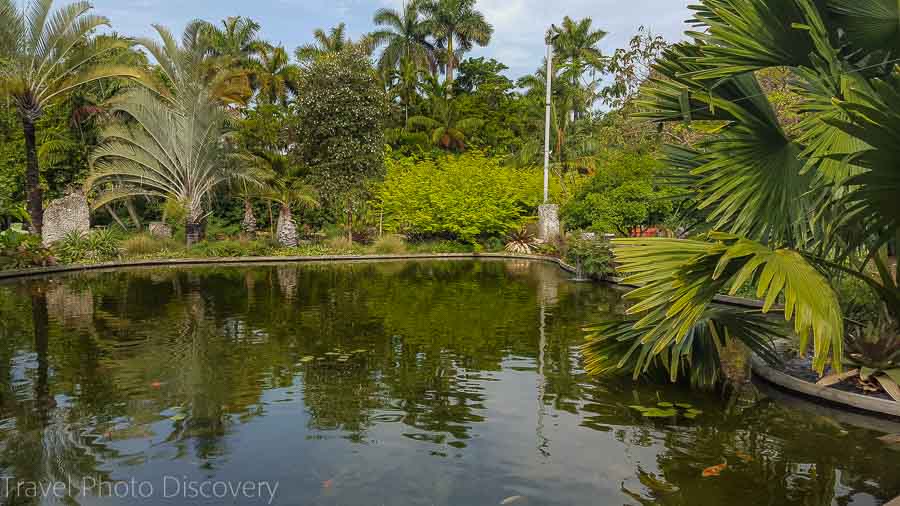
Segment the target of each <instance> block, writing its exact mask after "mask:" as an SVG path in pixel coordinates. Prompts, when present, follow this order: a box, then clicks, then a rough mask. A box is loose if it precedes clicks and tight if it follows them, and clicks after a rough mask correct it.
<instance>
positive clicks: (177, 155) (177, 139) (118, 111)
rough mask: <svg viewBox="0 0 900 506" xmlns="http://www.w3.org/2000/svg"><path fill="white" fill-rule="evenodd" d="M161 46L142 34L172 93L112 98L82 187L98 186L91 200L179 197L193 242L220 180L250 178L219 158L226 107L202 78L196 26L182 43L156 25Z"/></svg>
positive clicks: (217, 89)
mask: <svg viewBox="0 0 900 506" xmlns="http://www.w3.org/2000/svg"><path fill="white" fill-rule="evenodd" d="M154 28H156V31H157V33H158V34H159V36H160V38H161V39H162V44H159V43H157V42H156V41H154V40H148V39H142V40H140V44H141V46H143V47H144V48H145V49H146V50H147V51H148V52H149V53H150V54H151V55H153V57H154V58H155V59H156V61H157V62H158V65H159V71H160V72H161V73H162V74H163V75H164V77H165V81H166V82H168V83H170V90H171V93H170V94H169V95H168V96H166V97H165V98H164V99H163V100H160V97H159V96H158V95H156V94H154V93H151V92H150V91H148V90H145V89H137V90H133V91H131V92H129V93H126V94H124V95H122V96H120V97H118V98H116V99H114V100H113V101H112V102H111V105H110V110H111V112H112V113H113V114H114V115H118V116H122V117H125V118H128V120H129V121H128V122H120V123H113V124H111V125H110V126H108V127H107V128H106V129H105V130H104V131H103V132H102V134H101V138H102V140H103V144H102V145H101V146H99V147H98V148H97V149H96V150H95V151H94V153H93V154H92V156H91V165H92V167H93V170H92V173H91V175H90V176H89V177H88V179H87V181H85V188H87V189H88V190H89V191H91V190H93V191H96V192H98V196H97V198H96V199H95V200H94V202H93V204H94V206H95V208H96V207H100V206H102V205H105V204H107V203H109V202H112V201H114V200H118V199H121V198H126V197H129V196H136V195H144V196H149V197H159V198H163V199H168V200H170V201H174V202H177V203H178V204H179V205H181V206H182V207H183V208H184V210H185V214H186V223H185V226H186V232H187V233H186V236H187V237H186V238H187V243H188V245H190V244H192V243H193V242H195V241H197V240H198V239H199V237H200V233H201V223H202V221H203V220H204V218H205V217H206V216H207V214H206V213H205V211H204V208H205V204H206V203H207V201H208V200H209V198H210V196H211V194H212V192H213V191H214V190H215V189H216V187H217V186H219V185H220V184H222V183H225V182H227V181H231V180H234V179H236V178H240V177H245V176H247V172H246V170H245V169H244V168H242V167H240V166H235V165H234V164H228V163H224V159H223V156H222V142H221V141H222V133H223V131H224V127H225V122H226V112H225V109H224V108H223V107H222V105H221V100H220V96H219V95H218V93H219V92H220V91H221V89H220V87H219V86H218V85H217V83H218V79H217V78H213V79H212V80H209V79H207V77H208V74H207V71H206V69H205V67H204V64H205V58H204V57H203V55H202V54H201V53H202V51H201V50H200V49H201V46H199V45H197V43H196V41H197V37H196V35H197V31H196V30H197V28H198V27H197V26H196V25H192V26H189V27H188V29H187V30H186V31H185V35H184V37H183V42H182V46H179V45H178V43H177V42H176V41H175V38H174V37H173V36H172V34H171V33H170V32H169V31H168V30H166V29H165V28H163V27H160V26H155V27H154Z"/></svg>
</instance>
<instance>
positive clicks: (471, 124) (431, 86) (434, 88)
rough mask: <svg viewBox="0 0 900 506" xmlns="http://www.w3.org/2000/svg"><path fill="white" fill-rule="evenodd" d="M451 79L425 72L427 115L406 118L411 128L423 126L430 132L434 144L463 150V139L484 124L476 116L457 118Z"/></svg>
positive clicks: (454, 149)
mask: <svg viewBox="0 0 900 506" xmlns="http://www.w3.org/2000/svg"><path fill="white" fill-rule="evenodd" d="M452 86H453V83H451V82H447V81H444V82H441V81H440V79H439V78H438V77H437V76H434V75H427V76H426V77H425V81H424V82H423V84H422V90H423V92H424V93H425V96H426V97H428V101H429V103H430V106H431V115H430V116H413V117H411V118H409V120H407V127H408V128H410V129H412V130H425V131H427V132H428V133H430V134H431V141H432V142H433V143H434V145H435V146H437V147H439V148H441V149H446V150H450V151H464V150H465V149H466V141H467V140H468V138H469V137H470V136H471V135H472V133H474V132H475V131H476V130H478V129H479V128H481V127H482V125H484V120H481V119H479V118H460V117H459V111H458V110H457V108H456V102H455V101H454V100H453V97H452V95H451V93H450V90H451V88H452Z"/></svg>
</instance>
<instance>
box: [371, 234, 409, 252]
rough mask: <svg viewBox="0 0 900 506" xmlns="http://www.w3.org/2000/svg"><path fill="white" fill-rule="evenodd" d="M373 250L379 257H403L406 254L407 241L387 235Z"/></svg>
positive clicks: (373, 246) (400, 237) (374, 245)
mask: <svg viewBox="0 0 900 506" xmlns="http://www.w3.org/2000/svg"><path fill="white" fill-rule="evenodd" d="M372 250H373V251H374V252H375V253H378V254H379V255H401V254H403V253H406V241H404V240H403V237H402V236H399V235H393V234H392V235H386V236H384V237H381V238H380V239H378V240H377V241H375V244H373V245H372Z"/></svg>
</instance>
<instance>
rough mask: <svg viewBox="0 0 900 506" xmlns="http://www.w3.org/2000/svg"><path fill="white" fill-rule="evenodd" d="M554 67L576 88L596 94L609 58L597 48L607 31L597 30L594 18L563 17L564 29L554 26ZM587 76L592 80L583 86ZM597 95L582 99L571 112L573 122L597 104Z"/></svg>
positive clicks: (552, 32) (562, 77) (588, 95)
mask: <svg viewBox="0 0 900 506" xmlns="http://www.w3.org/2000/svg"><path fill="white" fill-rule="evenodd" d="M551 34H552V35H553V36H554V37H555V38H554V39H553V50H554V60H555V61H554V64H555V65H556V66H557V67H558V68H559V69H560V74H561V75H560V78H561V79H565V80H566V81H568V82H569V83H570V84H571V86H572V88H573V89H587V90H591V91H593V89H594V88H595V87H596V82H597V74H598V73H599V72H603V69H604V66H605V63H604V62H605V59H604V57H603V53H602V52H601V51H600V48H599V47H597V45H598V44H599V43H600V41H601V40H603V38H604V37H606V32H604V31H603V30H595V29H594V27H593V20H591V18H583V19H579V20H577V21H576V20H573V19H572V18H570V17H569V16H566V17H565V18H563V22H562V26H561V27H555V26H554V27H553V29H552V30H551ZM585 74H590V76H591V79H590V81H589V82H587V83H582V79H583V78H584V76H585ZM593 100H594V96H593V93H589V94H587V96H582V97H580V100H578V101H577V102H575V103H573V104H572V106H573V109H571V112H572V115H573V119H578V118H579V116H580V115H581V114H583V113H584V112H585V111H586V110H587V109H588V108H589V107H590V106H591V105H592V103H593Z"/></svg>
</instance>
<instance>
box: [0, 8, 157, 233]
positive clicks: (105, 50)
mask: <svg viewBox="0 0 900 506" xmlns="http://www.w3.org/2000/svg"><path fill="white" fill-rule="evenodd" d="M91 9H92V7H91V4H90V3H88V2H73V3H70V4H68V5H64V6H62V7H60V8H58V9H56V10H54V9H53V0H29V1H28V2H27V3H26V4H25V5H24V6H23V8H22V9H21V10H20V9H19V7H18V5H17V2H16V1H14V0H0V95H7V96H9V97H11V98H12V101H13V103H14V104H15V107H16V111H17V113H18V116H19V119H20V120H21V122H22V129H23V131H24V134H25V155H26V168H25V189H26V193H27V200H28V214H29V216H30V219H31V226H32V229H33V230H34V232H35V233H37V234H40V233H41V229H42V227H43V220H44V209H43V191H42V190H41V174H40V166H39V163H38V162H39V160H38V146H37V141H36V132H35V129H36V125H37V122H38V120H39V119H40V118H41V116H43V114H44V111H45V110H46V109H47V108H49V107H52V106H53V105H54V104H56V103H58V102H59V101H60V100H61V99H63V98H65V97H66V96H67V95H68V94H69V93H70V92H71V91H72V90H74V89H76V88H78V87H80V86H83V85H85V84H87V83H91V82H94V81H98V80H101V79H110V78H127V79H133V80H136V81H139V82H142V83H144V84H147V85H148V86H149V85H151V81H150V79H149V78H148V77H147V76H146V75H145V74H144V73H143V72H141V71H140V69H138V68H136V67H132V66H127V65H108V64H103V63H101V60H102V58H103V57H104V56H105V55H108V54H110V53H111V52H113V51H117V50H120V49H121V48H123V47H128V42H127V41H125V40H124V39H120V38H116V37H93V36H92V34H93V32H94V31H95V30H96V29H97V28H99V27H101V26H109V20H108V19H106V18H105V17H102V16H96V15H93V14H91Z"/></svg>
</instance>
